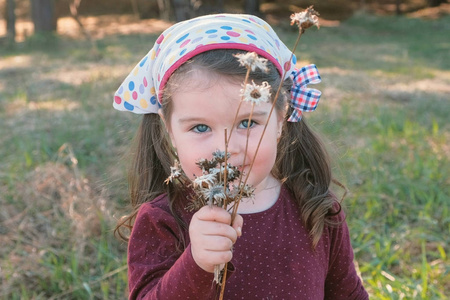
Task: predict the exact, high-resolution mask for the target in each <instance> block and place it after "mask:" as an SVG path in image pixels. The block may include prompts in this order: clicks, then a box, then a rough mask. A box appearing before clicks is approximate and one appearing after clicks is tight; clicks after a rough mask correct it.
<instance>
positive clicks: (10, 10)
mask: <svg viewBox="0 0 450 300" xmlns="http://www.w3.org/2000/svg"><path fill="white" fill-rule="evenodd" d="M15 8H16V4H15V2H14V0H7V2H6V10H5V12H6V32H7V33H6V37H7V39H8V40H10V41H14V40H15V39H16V13H15Z"/></svg>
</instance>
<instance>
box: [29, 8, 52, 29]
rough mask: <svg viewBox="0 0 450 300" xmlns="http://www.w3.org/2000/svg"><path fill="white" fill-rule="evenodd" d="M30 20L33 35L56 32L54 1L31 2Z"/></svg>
mask: <svg viewBox="0 0 450 300" xmlns="http://www.w3.org/2000/svg"><path fill="white" fill-rule="evenodd" d="M31 18H32V19H33V24H34V32H35V33H37V32H53V31H56V15H55V1H54V0H31Z"/></svg>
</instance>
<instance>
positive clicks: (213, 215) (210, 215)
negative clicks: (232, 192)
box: [196, 205, 231, 225]
mask: <svg viewBox="0 0 450 300" xmlns="http://www.w3.org/2000/svg"><path fill="white" fill-rule="evenodd" d="M196 216H197V218H198V219H199V220H204V221H215V222H220V223H224V224H227V225H230V224H231V215H230V213H229V212H227V211H226V210H225V209H223V208H221V207H218V206H215V205H213V206H209V205H207V206H204V207H202V208H200V210H199V211H198V212H196Z"/></svg>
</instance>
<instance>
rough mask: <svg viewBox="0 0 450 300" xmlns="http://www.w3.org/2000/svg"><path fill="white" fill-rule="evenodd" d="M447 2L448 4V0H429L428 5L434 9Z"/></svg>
mask: <svg viewBox="0 0 450 300" xmlns="http://www.w3.org/2000/svg"><path fill="white" fill-rule="evenodd" d="M446 2H447V0H428V5H429V6H431V7H434V6H439V5H441V4H442V3H446Z"/></svg>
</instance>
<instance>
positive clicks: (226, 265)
mask: <svg viewBox="0 0 450 300" xmlns="http://www.w3.org/2000/svg"><path fill="white" fill-rule="evenodd" d="M224 139H225V167H224V171H223V174H224V175H223V176H224V180H223V193H224V195H225V200H224V202H223V208H224V209H227V206H228V201H227V194H226V191H227V184H228V182H227V181H228V174H227V173H228V168H227V164H228V140H227V129H226V128H225V129H224ZM227 268H228V263H225V267H224V271H223V275H222V286H221V288H220V297H219V300H222V299H223V295H224V293H225V283H226V280H225V279H226V278H227Z"/></svg>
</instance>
